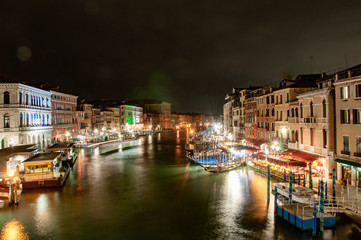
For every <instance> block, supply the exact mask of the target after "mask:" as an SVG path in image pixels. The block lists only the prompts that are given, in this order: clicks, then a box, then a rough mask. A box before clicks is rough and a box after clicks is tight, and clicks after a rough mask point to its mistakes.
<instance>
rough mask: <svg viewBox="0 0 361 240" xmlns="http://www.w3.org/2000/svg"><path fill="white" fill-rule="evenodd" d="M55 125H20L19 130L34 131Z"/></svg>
mask: <svg viewBox="0 0 361 240" xmlns="http://www.w3.org/2000/svg"><path fill="white" fill-rule="evenodd" d="M52 128H53V126H51V125H45V126H39V125H29V126H21V127H19V129H18V130H19V131H33V130H47V129H52Z"/></svg>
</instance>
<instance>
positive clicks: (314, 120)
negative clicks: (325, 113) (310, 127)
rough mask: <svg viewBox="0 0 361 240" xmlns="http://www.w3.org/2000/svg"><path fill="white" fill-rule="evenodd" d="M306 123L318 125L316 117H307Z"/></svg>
mask: <svg viewBox="0 0 361 240" xmlns="http://www.w3.org/2000/svg"><path fill="white" fill-rule="evenodd" d="M303 122H304V123H316V118H315V117H305V118H304V120H303Z"/></svg>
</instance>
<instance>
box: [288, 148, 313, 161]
mask: <svg viewBox="0 0 361 240" xmlns="http://www.w3.org/2000/svg"><path fill="white" fill-rule="evenodd" d="M281 155H282V156H284V157H287V158H290V159H294V160H298V161H302V162H305V163H312V162H313V161H316V160H318V159H319V158H320V156H317V155H314V154H310V153H306V152H302V151H299V150H295V149H285V151H283V152H282V153H281Z"/></svg>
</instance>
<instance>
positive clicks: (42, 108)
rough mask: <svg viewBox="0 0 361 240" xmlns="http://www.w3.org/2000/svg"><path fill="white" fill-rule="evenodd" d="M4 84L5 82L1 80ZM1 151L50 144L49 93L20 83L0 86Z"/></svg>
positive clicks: (43, 146) (42, 146)
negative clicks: (9, 148)
mask: <svg viewBox="0 0 361 240" xmlns="http://www.w3.org/2000/svg"><path fill="white" fill-rule="evenodd" d="M3 81H4V80H3ZM0 94H1V96H0V116H1V117H2V121H0V133H1V134H0V148H1V149H2V148H5V147H9V146H10V145H18V144H38V147H39V148H40V149H43V148H46V147H47V146H48V145H49V144H50V143H51V133H52V129H53V127H52V125H51V121H52V114H51V113H52V112H51V106H52V102H51V93H50V92H48V91H45V90H42V89H38V88H35V87H31V86H28V85H25V84H21V83H0Z"/></svg>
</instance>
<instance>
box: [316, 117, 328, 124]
mask: <svg viewBox="0 0 361 240" xmlns="http://www.w3.org/2000/svg"><path fill="white" fill-rule="evenodd" d="M317 122H318V123H328V118H317Z"/></svg>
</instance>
